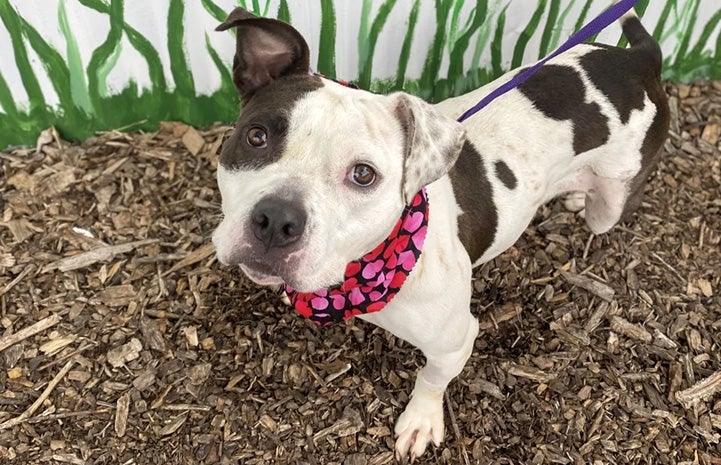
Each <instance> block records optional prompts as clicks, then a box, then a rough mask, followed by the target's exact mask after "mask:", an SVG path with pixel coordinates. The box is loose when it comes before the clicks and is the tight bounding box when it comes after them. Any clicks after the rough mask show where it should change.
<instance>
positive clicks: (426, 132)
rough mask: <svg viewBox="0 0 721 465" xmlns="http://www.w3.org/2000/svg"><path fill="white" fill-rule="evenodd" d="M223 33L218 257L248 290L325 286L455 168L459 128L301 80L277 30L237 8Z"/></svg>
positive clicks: (292, 33)
mask: <svg viewBox="0 0 721 465" xmlns="http://www.w3.org/2000/svg"><path fill="white" fill-rule="evenodd" d="M232 27H234V28H236V32H237V50H236V54H235V58H234V61H233V81H234V82H235V85H236V87H237V89H238V92H239V93H240V98H241V113H240V117H239V119H238V122H237V124H236V127H235V131H234V132H233V134H232V135H231V137H230V138H229V139H228V140H227V141H226V142H225V145H224V146H223V149H222V152H221V154H220V160H219V164H218V186H219V187H220V192H221V196H222V203H223V214H224V218H223V221H222V223H221V224H220V225H219V226H218V228H217V230H216V231H215V234H214V235H213V242H214V243H215V247H216V251H217V255H218V258H219V260H220V261H221V262H222V263H224V264H228V265H240V266H241V268H242V269H243V271H244V272H245V273H246V274H247V275H248V276H249V277H250V278H251V279H252V280H253V281H256V282H257V283H259V284H268V285H270V284H281V283H283V282H285V283H287V284H289V285H291V286H292V287H294V288H295V289H297V290H299V291H314V290H317V289H319V288H323V287H327V286H330V285H333V284H336V283H338V282H340V281H342V279H343V274H344V271H345V267H346V264H347V263H348V262H350V261H352V260H356V259H358V258H360V257H361V256H363V255H364V254H365V253H367V252H369V251H370V250H372V249H373V248H374V247H375V246H376V245H377V244H378V243H380V242H381V241H382V240H383V239H384V238H385V237H386V236H387V235H388V234H389V233H390V231H391V229H392V228H393V226H394V224H395V223H396V221H397V220H398V218H399V217H400V215H401V213H402V211H403V208H404V206H405V205H406V203H407V202H408V201H410V199H412V198H413V196H414V195H415V193H416V192H418V191H419V190H420V189H421V187H423V186H424V185H426V184H429V183H431V182H433V181H435V180H436V179H438V178H440V177H441V176H443V175H444V174H445V173H446V172H447V171H448V169H449V168H450V167H451V166H452V165H453V163H455V160H456V158H457V157H458V153H459V151H460V149H461V146H462V144H463V141H464V138H465V136H464V133H463V130H462V129H461V127H460V125H459V124H458V123H456V122H455V121H453V120H452V119H450V118H447V117H445V116H442V115H440V114H439V113H438V112H436V111H435V110H434V109H433V107H432V106H431V105H429V104H427V103H425V102H423V101H422V100H420V99H418V98H416V97H412V96H409V95H406V94H403V93H396V94H391V95H388V96H381V95H375V94H371V93H368V92H365V91H362V90H356V89H351V88H348V87H345V86H342V85H340V84H337V83H335V82H332V81H330V80H327V79H322V78H320V77H318V76H314V75H312V74H311V71H310V67H309V51H308V46H307V44H306V42H305V40H303V37H302V36H301V35H300V33H298V31H296V30H295V29H294V28H292V27H291V26H290V25H288V24H286V23H283V22H281V21H277V20H274V19H265V18H258V17H255V16H253V15H251V14H250V13H248V12H246V11H245V10H242V9H236V10H235V11H233V12H232V13H231V14H230V16H229V17H228V19H227V20H226V21H225V22H224V23H223V24H221V25H220V26H219V27H218V30H226V29H229V28H232ZM431 202H432V199H431Z"/></svg>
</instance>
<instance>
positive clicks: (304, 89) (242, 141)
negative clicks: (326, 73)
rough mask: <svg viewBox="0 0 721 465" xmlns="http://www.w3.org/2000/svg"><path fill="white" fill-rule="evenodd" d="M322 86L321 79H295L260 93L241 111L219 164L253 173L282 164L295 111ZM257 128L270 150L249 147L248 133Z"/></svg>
mask: <svg viewBox="0 0 721 465" xmlns="http://www.w3.org/2000/svg"><path fill="white" fill-rule="evenodd" d="M322 86H323V83H322V81H321V80H320V78H318V77H314V76H309V75H292V76H287V77H284V78H281V79H277V80H275V81H272V82H271V83H270V84H268V85H267V86H265V87H262V88H260V89H259V90H257V91H256V92H255V93H254V94H253V95H252V96H251V97H250V98H249V99H248V101H247V103H245V104H244V105H243V107H242V108H241V112H240V117H239V118H238V122H237V123H236V125H235V131H233V134H231V136H230V137H229V138H228V140H226V141H225V143H224V144H223V150H222V151H221V152H220V159H219V163H220V164H221V165H222V166H223V167H224V168H226V169H229V170H239V169H244V170H251V169H259V168H262V167H264V166H267V165H269V164H271V163H274V162H276V161H278V160H280V158H281V157H282V156H283V152H284V151H285V144H286V132H287V130H288V118H289V117H290V114H291V111H292V110H293V107H294V106H295V104H296V103H297V102H298V100H300V99H301V98H303V97H304V96H305V95H306V94H308V93H309V92H312V91H314V90H316V89H318V88H320V87H322ZM255 126H260V127H262V128H264V129H265V130H266V132H267V134H268V138H267V146H266V147H263V148H255V147H252V146H251V145H250V144H248V142H247V137H246V136H247V133H248V130H250V129H251V128H253V127H255Z"/></svg>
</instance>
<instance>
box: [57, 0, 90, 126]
mask: <svg viewBox="0 0 721 465" xmlns="http://www.w3.org/2000/svg"><path fill="white" fill-rule="evenodd" d="M66 3H67V0H60V1H59V2H58V22H59V24H60V32H61V33H62V34H63V37H65V44H66V49H65V50H66V54H67V57H68V66H67V67H68V72H69V73H70V93H71V95H72V99H73V102H74V103H75V105H76V106H77V107H79V108H81V109H82V111H84V112H85V113H92V112H93V105H92V103H90V93H89V92H88V81H87V79H85V66H84V65H83V61H82V59H81V58H80V48H79V47H78V42H77V40H75V35H74V34H73V33H72V30H71V28H70V24H69V23H68V15H67V12H66V11H65V4H66Z"/></svg>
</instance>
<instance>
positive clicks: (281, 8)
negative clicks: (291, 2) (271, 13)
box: [277, 0, 291, 24]
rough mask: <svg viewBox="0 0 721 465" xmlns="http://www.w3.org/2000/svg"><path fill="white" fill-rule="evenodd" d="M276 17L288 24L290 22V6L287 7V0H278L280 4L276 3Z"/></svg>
mask: <svg viewBox="0 0 721 465" xmlns="http://www.w3.org/2000/svg"><path fill="white" fill-rule="evenodd" d="M277 18H278V19H279V20H281V21H283V22H286V23H288V24H290V23H291V17H290V8H288V0H280V5H278V14H277Z"/></svg>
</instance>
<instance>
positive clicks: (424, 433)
mask: <svg viewBox="0 0 721 465" xmlns="http://www.w3.org/2000/svg"><path fill="white" fill-rule="evenodd" d="M464 313H465V314H466V321H467V323H466V325H465V334H457V335H456V338H457V339H456V340H455V341H442V342H445V344H443V345H444V346H445V347H440V345H441V344H439V342H441V341H435V343H434V344H433V346H434V347H432V348H425V349H424V348H421V350H422V351H423V354H424V355H425V356H426V365H425V366H424V367H423V368H421V369H420V371H419V372H418V375H417V377H416V383H415V387H414V388H413V392H412V393H411V400H410V401H409V402H408V405H407V406H406V409H405V410H404V411H403V413H402V414H401V416H400V417H399V418H398V422H397V423H396V427H395V433H396V436H397V439H396V457H397V458H399V459H400V458H403V457H405V456H406V455H410V458H411V461H413V460H414V459H415V458H416V457H418V456H419V455H421V454H423V452H424V451H425V449H426V446H427V445H428V443H429V442H430V441H433V443H434V444H435V445H436V446H438V445H440V443H441V441H443V436H444V422H443V394H444V392H445V390H446V387H447V386H448V383H450V382H451V380H452V379H453V378H455V377H456V376H457V375H458V374H460V372H461V371H462V370H463V367H464V366H465V364H466V361H468V358H469V357H470V355H471V352H472V350H473V341H474V340H475V339H476V336H477V335H478V322H477V321H476V319H475V318H474V317H473V316H472V315H471V314H470V311H468V310H466V311H465V312H464ZM443 349H447V351H444V350H443Z"/></svg>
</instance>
